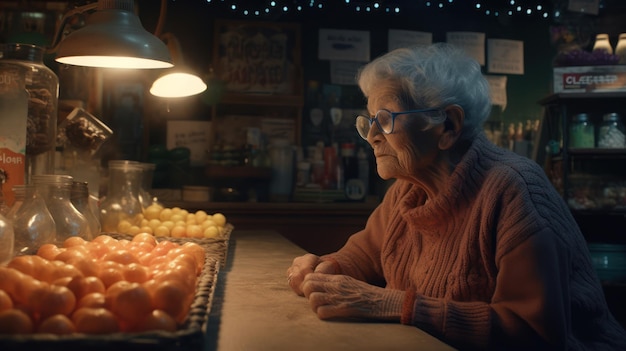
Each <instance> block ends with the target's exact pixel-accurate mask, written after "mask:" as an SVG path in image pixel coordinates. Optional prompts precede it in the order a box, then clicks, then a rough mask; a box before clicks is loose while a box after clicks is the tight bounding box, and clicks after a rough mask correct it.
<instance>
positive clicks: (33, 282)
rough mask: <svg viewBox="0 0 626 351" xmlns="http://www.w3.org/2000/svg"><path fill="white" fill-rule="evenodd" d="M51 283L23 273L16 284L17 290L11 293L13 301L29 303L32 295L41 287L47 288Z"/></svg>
mask: <svg viewBox="0 0 626 351" xmlns="http://www.w3.org/2000/svg"><path fill="white" fill-rule="evenodd" d="M48 286H50V284H48V283H46V282H42V281H40V280H37V279H35V278H33V277H31V276H28V275H25V274H24V275H22V276H21V278H20V279H19V280H18V281H17V284H16V285H15V291H14V293H13V294H12V295H11V298H12V299H13V303H14V304H15V303H18V304H28V302H29V299H30V296H31V295H32V294H33V293H34V292H35V291H38V290H40V289H45V288H47V287H48Z"/></svg>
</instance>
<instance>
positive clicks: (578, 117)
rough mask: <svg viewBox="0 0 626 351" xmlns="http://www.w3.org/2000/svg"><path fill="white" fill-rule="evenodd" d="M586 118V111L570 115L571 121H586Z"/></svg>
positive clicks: (587, 117) (587, 116) (587, 118)
mask: <svg viewBox="0 0 626 351" xmlns="http://www.w3.org/2000/svg"><path fill="white" fill-rule="evenodd" d="M587 120H589V115H588V114H586V113H579V114H577V115H574V116H573V117H572V121H574V122H584V121H587Z"/></svg>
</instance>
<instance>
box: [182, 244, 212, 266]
mask: <svg viewBox="0 0 626 351" xmlns="http://www.w3.org/2000/svg"><path fill="white" fill-rule="evenodd" d="M181 249H182V250H183V252H186V253H188V254H191V255H192V256H193V257H195V258H196V263H197V264H198V265H199V266H200V269H202V266H204V260H205V256H206V250H205V249H204V248H203V247H202V246H200V245H198V244H196V243H193V242H186V243H184V244H182V245H181Z"/></svg>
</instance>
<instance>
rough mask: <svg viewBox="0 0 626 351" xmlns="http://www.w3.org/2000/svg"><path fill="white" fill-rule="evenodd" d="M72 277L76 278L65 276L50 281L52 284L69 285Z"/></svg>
mask: <svg viewBox="0 0 626 351" xmlns="http://www.w3.org/2000/svg"><path fill="white" fill-rule="evenodd" d="M72 279H74V278H73V277H63V278H59V279H56V280H54V281H52V282H50V284H52V285H59V286H65V287H67V284H69V283H70V282H71V281H72Z"/></svg>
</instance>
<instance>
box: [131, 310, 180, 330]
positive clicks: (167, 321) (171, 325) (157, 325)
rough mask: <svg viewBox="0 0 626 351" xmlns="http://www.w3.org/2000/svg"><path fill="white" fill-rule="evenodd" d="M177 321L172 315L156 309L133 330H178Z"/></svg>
mask: <svg viewBox="0 0 626 351" xmlns="http://www.w3.org/2000/svg"><path fill="white" fill-rule="evenodd" d="M176 328H177V325H176V321H175V320H174V318H172V316H170V315H169V314H167V313H166V312H164V311H161V310H154V311H152V312H151V313H150V314H148V315H147V316H146V317H145V318H144V319H143V320H141V322H140V323H138V324H137V325H136V326H135V329H134V330H133V331H137V332H144V331H152V330H162V331H168V332H174V331H176Z"/></svg>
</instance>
